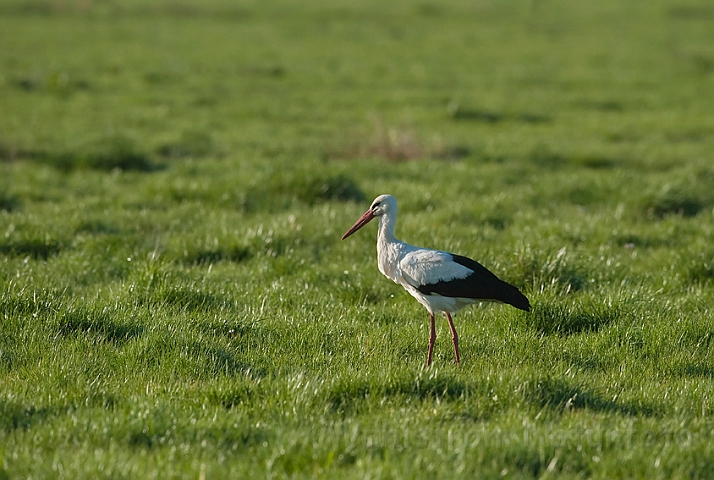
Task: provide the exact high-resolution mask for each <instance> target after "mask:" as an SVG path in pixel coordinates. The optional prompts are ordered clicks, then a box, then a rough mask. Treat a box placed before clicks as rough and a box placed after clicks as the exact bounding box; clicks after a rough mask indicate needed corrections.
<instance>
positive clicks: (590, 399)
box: [525, 378, 658, 416]
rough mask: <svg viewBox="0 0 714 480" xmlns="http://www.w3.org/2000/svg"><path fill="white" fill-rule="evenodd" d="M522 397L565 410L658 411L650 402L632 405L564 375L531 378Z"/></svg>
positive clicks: (539, 405) (628, 413)
mask: <svg viewBox="0 0 714 480" xmlns="http://www.w3.org/2000/svg"><path fill="white" fill-rule="evenodd" d="M525 399H526V401H527V402H528V403H530V404H532V405H534V406H535V407H536V408H539V409H542V408H548V409H550V410H552V411H555V412H559V413H562V412H565V411H568V410H591V411H594V412H600V413H616V414H619V415H626V416H655V415H657V414H658V411H657V409H656V408H655V407H654V406H652V405H631V404H626V403H620V402H617V401H615V400H609V399H607V398H605V397H604V396H603V395H602V394H601V393H599V392H597V391H596V390H594V389H592V388H588V387H585V386H583V385H577V384H573V383H570V382H567V381H566V380H564V379H554V378H542V379H540V380H538V381H536V382H534V383H533V384H531V385H530V386H529V388H527V389H526V390H525Z"/></svg>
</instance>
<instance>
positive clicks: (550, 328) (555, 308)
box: [526, 297, 630, 335]
mask: <svg viewBox="0 0 714 480" xmlns="http://www.w3.org/2000/svg"><path fill="white" fill-rule="evenodd" d="M626 303H627V302H626V301H623V300H620V299H613V298H604V299H593V298H592V297H584V298H583V297H580V298H574V299H573V298H571V299H568V300H564V299H563V298H560V297H554V298H548V299H547V300H546V299H545V298H541V300H540V302H538V303H536V304H535V305H534V307H533V310H532V313H531V314H530V315H527V316H526V323H527V324H528V325H530V326H532V327H534V328H536V329H537V330H538V331H539V332H542V333H545V334H548V335H552V334H556V335H573V334H578V333H582V332H596V331H598V330H600V329H601V328H603V327H606V326H607V325H610V324H612V323H615V322H618V321H624V320H627V319H628V318H629V315H630V313H629V310H628V308H627V307H626V305H625V304H626Z"/></svg>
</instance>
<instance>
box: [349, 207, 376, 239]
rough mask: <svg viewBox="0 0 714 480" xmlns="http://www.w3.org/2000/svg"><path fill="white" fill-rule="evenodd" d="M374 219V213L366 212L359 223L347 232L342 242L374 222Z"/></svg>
mask: <svg viewBox="0 0 714 480" xmlns="http://www.w3.org/2000/svg"><path fill="white" fill-rule="evenodd" d="M373 218H374V214H373V213H372V210H367V211H366V212H364V215H362V216H361V217H359V220H357V222H356V223H355V224H354V225H352V227H351V228H350V229H349V230H347V233H345V234H344V235H342V240H344V239H345V238H347V237H349V236H350V235H352V234H353V233H355V232H356V231H357V230H359V229H360V228H362V227H364V226H365V225H367V224H368V223H369V221H370V220H372V219H373Z"/></svg>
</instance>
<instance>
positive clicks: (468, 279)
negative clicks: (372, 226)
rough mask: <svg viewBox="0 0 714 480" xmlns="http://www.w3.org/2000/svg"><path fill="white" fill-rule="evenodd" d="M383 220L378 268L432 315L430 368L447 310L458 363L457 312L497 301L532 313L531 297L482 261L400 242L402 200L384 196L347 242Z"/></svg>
mask: <svg viewBox="0 0 714 480" xmlns="http://www.w3.org/2000/svg"><path fill="white" fill-rule="evenodd" d="M375 217H378V218H379V230H378V233H377V264H378V266H379V271H380V272H382V274H384V276H385V277H387V278H389V279H391V280H392V281H394V282H395V283H398V284H400V285H401V286H403V287H404V288H405V289H406V290H407V292H409V293H410V294H411V295H412V296H414V298H416V299H417V301H418V302H419V303H421V304H422V305H424V307H425V308H426V309H427V310H428V311H429V320H430V337H429V353H428V356H427V365H430V364H431V357H432V352H433V348H434V341H435V339H436V330H435V326H434V315H435V314H436V313H437V312H444V313H445V314H446V318H447V320H448V321H449V328H450V329H451V338H452V341H453V344H454V354H455V355H456V363H459V361H460V355H459V346H458V335H457V333H456V328H455V327H454V324H453V320H452V318H451V314H452V313H455V312H457V311H459V310H460V309H462V308H464V307H466V306H468V305H471V304H473V303H477V302H480V301H495V302H503V303H508V304H510V305H513V306H514V307H516V308H519V309H521V310H526V311H528V310H529V309H530V304H529V302H528V299H527V298H526V297H525V296H524V295H523V294H522V293H521V292H520V291H518V289H517V288H516V287H514V286H512V285H509V284H508V283H506V282H504V281H502V280H500V279H499V278H498V277H496V276H495V275H494V274H493V273H491V272H490V271H488V270H487V269H486V268H485V267H483V266H482V265H481V264H479V263H478V262H475V261H474V260H471V259H470V258H467V257H462V256H459V255H454V254H452V253H448V252H442V251H439V250H430V249H428V248H419V247H415V246H412V245H409V244H407V243H404V242H402V241H401V240H397V239H396V238H395V237H394V227H395V224H396V221H397V201H396V199H395V198H394V197H393V196H391V195H380V196H379V197H377V198H376V199H375V200H374V202H372V206H371V207H370V208H369V210H367V211H366V212H365V213H364V214H363V215H362V216H361V217H360V218H359V220H357V222H356V223H355V224H354V225H353V226H352V228H350V229H349V230H348V231H347V232H346V233H345V234H344V235H343V236H342V239H343V240H344V239H345V238H347V237H349V236H350V235H352V234H353V233H354V232H356V231H357V230H359V229H360V228H362V227H363V226H365V225H366V224H367V223H369V222H370V221H371V220H372V219H373V218H375Z"/></svg>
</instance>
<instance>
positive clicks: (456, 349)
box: [446, 312, 461, 364]
mask: <svg viewBox="0 0 714 480" xmlns="http://www.w3.org/2000/svg"><path fill="white" fill-rule="evenodd" d="M446 318H447V320H449V328H450V329H451V341H452V342H453V344H454V354H455V355H456V363H457V364H458V363H459V362H461V357H460V356H459V335H458V334H457V333H456V327H454V321H453V320H452V319H451V314H450V313H449V312H446Z"/></svg>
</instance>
